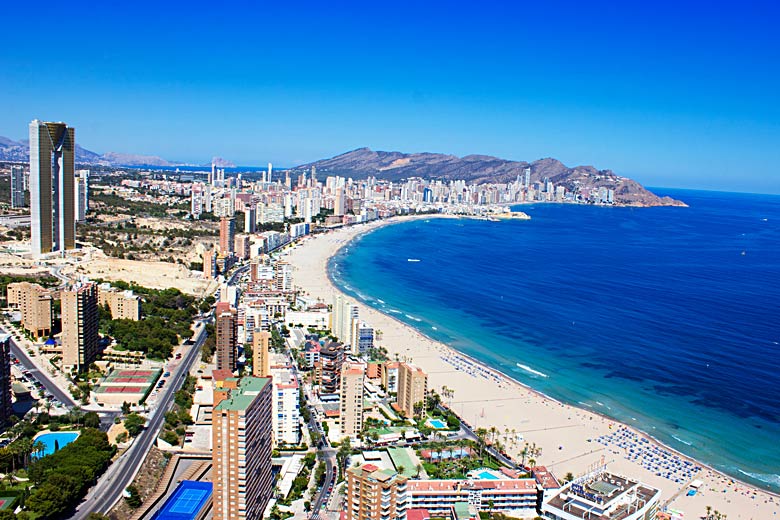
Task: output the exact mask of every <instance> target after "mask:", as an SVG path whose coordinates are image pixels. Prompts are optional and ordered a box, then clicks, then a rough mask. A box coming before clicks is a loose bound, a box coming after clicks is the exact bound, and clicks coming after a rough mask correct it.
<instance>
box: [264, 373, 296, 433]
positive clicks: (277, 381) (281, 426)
mask: <svg viewBox="0 0 780 520" xmlns="http://www.w3.org/2000/svg"><path fill="white" fill-rule="evenodd" d="M271 376H272V378H273V414H272V415H273V428H274V445H275V446H279V444H281V443H285V444H298V443H299V442H300V440H301V420H300V413H299V401H298V381H297V380H296V379H295V376H294V375H293V374H292V371H291V370H290V367H289V366H273V367H271Z"/></svg>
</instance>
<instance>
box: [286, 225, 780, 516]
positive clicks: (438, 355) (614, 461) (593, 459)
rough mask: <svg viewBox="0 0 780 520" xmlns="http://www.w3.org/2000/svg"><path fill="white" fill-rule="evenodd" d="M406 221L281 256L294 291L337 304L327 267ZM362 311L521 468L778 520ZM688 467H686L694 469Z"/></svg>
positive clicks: (764, 498)
mask: <svg viewBox="0 0 780 520" xmlns="http://www.w3.org/2000/svg"><path fill="white" fill-rule="evenodd" d="M409 218H416V217H407V218H406V220H408V219H409ZM420 218H432V217H430V216H425V217H420ZM403 220H404V219H402V218H398V217H396V218H394V219H388V220H383V221H378V222H373V223H370V224H363V225H359V226H352V227H347V228H340V229H337V230H335V231H331V232H329V233H326V234H321V235H317V236H313V237H307V238H306V239H304V240H302V241H301V242H298V244H297V245H295V246H294V247H291V248H289V249H287V250H285V251H284V252H283V253H282V255H283V256H285V257H286V259H287V260H288V261H289V262H290V263H291V264H292V265H293V266H294V269H295V271H294V280H295V285H296V286H298V287H299V288H301V290H302V291H304V292H305V293H308V294H309V295H311V296H313V297H316V298H319V299H321V300H322V301H323V302H325V303H328V304H330V303H332V300H333V296H334V295H335V294H337V293H338V292H339V291H338V289H336V288H335V287H334V286H333V284H332V283H331V282H330V280H329V278H328V274H327V262H328V259H329V258H330V257H331V256H333V255H334V254H336V252H337V251H338V250H339V249H340V248H341V247H343V246H344V245H346V244H347V243H348V242H349V241H350V240H352V239H353V238H354V237H355V236H357V235H359V234H362V233H366V232H369V231H372V230H374V229H376V228H377V227H380V226H383V225H389V224H392V223H394V222H401V221H403ZM356 303H357V304H358V306H359V308H360V316H361V319H363V320H365V321H366V322H368V323H369V324H371V325H372V326H373V327H374V329H375V330H380V331H381V332H382V335H381V339H380V340H378V341H377V343H378V344H379V345H382V346H384V347H385V348H387V350H388V352H389V354H390V357H391V359H392V358H394V356H395V355H396V354H398V356H399V357H400V359H401V360H402V361H403V360H408V361H410V362H413V363H414V364H416V365H418V366H420V367H421V368H422V369H423V370H425V371H426V372H427V373H428V387H429V388H430V389H435V390H436V391H437V392H439V394H441V393H442V392H441V389H442V386H445V385H446V386H447V387H448V388H450V389H452V390H454V395H453V396H452V398H451V399H445V398H443V401H444V402H445V404H448V405H450V406H451V408H452V409H453V410H454V411H455V412H456V413H457V414H458V415H459V416H460V417H461V418H462V419H464V420H465V421H466V422H468V423H469V424H470V425H471V426H472V427H473V428H479V427H482V428H486V429H490V428H491V427H495V428H497V429H498V432H499V435H498V438H499V440H500V441H501V443H502V444H504V445H505V446H508V448H507V452H508V453H509V454H510V455H512V456H513V457H514V458H515V459H516V460H520V457H519V456H518V452H519V450H520V449H522V446H523V443H524V442H527V443H529V444H535V445H536V446H537V447H539V448H541V450H542V451H541V454H540V455H538V456H536V457H533V458H534V459H535V460H536V463H537V464H540V465H544V466H547V468H548V469H550V470H552V471H553V472H554V473H555V475H556V476H558V478H559V479H562V478H563V477H564V476H565V475H566V473H568V472H571V473H573V474H574V476H575V477H576V476H578V475H581V474H583V473H585V472H586V471H588V469H589V468H592V467H594V466H596V465H599V464H601V463H602V462H604V463H606V464H607V465H608V469H609V470H610V471H612V472H614V473H618V474H623V475H626V476H628V477H631V478H636V479H639V480H640V481H642V482H643V483H645V484H648V485H650V486H653V487H656V488H658V489H660V490H661V492H662V497H661V500H662V503H666V502H667V501H669V500H670V499H673V498H674V499H673V500H672V502H671V503H670V504H669V507H672V508H674V509H677V510H680V511H683V512H685V515H686V516H685V517H686V518H703V517H704V516H705V508H706V506H711V507H712V509H713V510H717V511H719V512H721V513H725V514H727V515H728V518H729V519H755V520H765V519H771V518H780V497H778V496H776V495H773V494H771V493H768V492H766V491H763V490H759V489H755V488H753V487H751V486H749V485H747V484H744V483H742V482H738V481H734V480H732V479H731V478H730V477H726V476H725V475H722V474H719V473H717V472H715V471H714V470H710V469H709V468H707V467H705V466H703V465H702V468H703V469H702V471H700V472H699V473H698V474H696V476H695V477H693V478H698V479H700V480H702V481H703V482H704V485H702V486H701V488H700V489H699V492H698V493H697V494H696V495H695V496H692V497H691V496H686V491H687V489H688V488H687V486H688V483H689V481H690V479H689V480H686V481H684V482H680V483H675V482H674V481H672V480H669V479H667V478H665V477H660V476H657V475H656V474H655V473H656V471H657V470H656V469H653V470H649V469H646V468H644V467H642V465H641V463H640V462H638V460H640V459H641V457H638V458H637V459H629V458H628V456H629V455H631V451H630V449H634V450H635V451H634V453H636V452H637V450H638V449H643V450H644V451H643V454H644V453H649V454H650V455H652V458H654V459H655V460H661V459H662V457H663V455H664V454H666V456H667V457H668V458H673V457H675V456H678V457H679V458H680V462H679V464H680V465H681V467H683V468H687V467H690V466H692V465H700V464H699V463H696V462H694V461H692V459H689V458H687V457H684V456H683V455H680V454H679V453H677V452H674V451H673V450H671V449H670V448H666V447H663V446H661V445H660V444H658V443H656V442H655V441H653V440H652V439H649V438H648V437H647V436H646V435H643V434H641V433H640V432H638V431H636V430H633V429H631V428H629V427H628V426H625V425H623V424H621V423H619V422H617V421H614V420H611V419H609V418H606V417H603V416H601V415H598V414H596V413H593V412H591V411H588V410H584V409H580V408H577V407H573V406H569V405H566V404H563V403H560V402H558V401H556V400H554V399H551V398H548V397H546V396H544V395H542V394H539V393H537V392H535V391H533V390H531V389H529V388H527V387H525V386H523V385H521V384H519V383H517V382H516V381H514V380H512V379H510V378H508V377H506V376H504V375H503V374H501V373H498V372H496V371H494V370H492V369H490V368H488V367H485V366H483V365H480V364H479V363H477V362H476V361H474V360H472V359H470V358H468V357H467V356H465V355H463V354H460V353H458V352H456V351H454V350H453V349H450V348H449V347H447V346H446V345H444V344H442V343H439V342H436V341H433V340H431V339H429V338H427V337H426V336H424V335H422V334H420V333H419V332H417V331H416V330H414V329H413V328H411V327H409V326H408V325H406V324H404V323H402V322H400V321H398V320H396V319H395V318H393V317H391V316H388V315H385V314H383V313H381V312H379V311H377V310H375V309H374V308H372V307H369V306H367V305H365V304H363V303H361V302H359V301H358V302H356ZM458 368H460V370H459V369H458ZM507 430H509V435H508V436H507V435H506V431H507ZM512 432H514V435H515V438H516V439H518V440H519V439H520V436H522V441H519V442H516V443H512V442H511V438H512V437H513V434H512ZM609 435H613V436H617V435H621V436H622V437H623V440H621V442H622V443H623V445H624V446H625V447H621V446H619V445H618V444H617V443H612V444H610V445H608V446H605V445H604V444H601V443H599V442H597V438H599V437H601V436H609ZM635 436H636V437H638V438H647V439H649V440H650V442H642V441H638V438H637V439H633V438H634V437H635ZM505 438H506V439H509V442H507V441H506V440H505ZM626 439H628V440H626ZM630 442H635V445H636V447H635V448H633V447H631V446H629V445H627V444H626V443H630ZM656 450H657V452H656ZM648 460H649V459H648ZM683 461H688V464H686V463H685V462H683ZM724 490H725V491H724Z"/></svg>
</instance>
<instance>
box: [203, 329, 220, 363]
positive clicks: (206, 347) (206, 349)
mask: <svg viewBox="0 0 780 520" xmlns="http://www.w3.org/2000/svg"><path fill="white" fill-rule="evenodd" d="M216 350H217V330H216V327H214V324H213V323H207V324H206V339H205V340H204V341H203V346H202V347H200V359H201V361H203V362H204V363H210V362H211V358H212V357H214V352H216Z"/></svg>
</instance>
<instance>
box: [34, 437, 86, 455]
mask: <svg viewBox="0 0 780 520" xmlns="http://www.w3.org/2000/svg"><path fill="white" fill-rule="evenodd" d="M78 436H79V432H49V433H41V434H40V435H38V436H37V437H35V439H33V440H34V441H35V442H42V443H43V445H44V446H45V447H44V448H43V450H41V451H38V452H36V453H35V456H36V457H44V456H46V455H51V454H52V453H54V451H55V449H56V448H64V447H65V446H67V445H68V444H70V443H71V442H73V441H75V440H76V437H78Z"/></svg>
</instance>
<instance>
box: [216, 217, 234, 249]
mask: <svg viewBox="0 0 780 520" xmlns="http://www.w3.org/2000/svg"><path fill="white" fill-rule="evenodd" d="M235 241H236V221H235V219H233V218H229V217H222V218H221V219H220V220H219V254H220V255H222V256H230V254H232V253H233V251H234V249H233V248H234V246H235Z"/></svg>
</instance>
